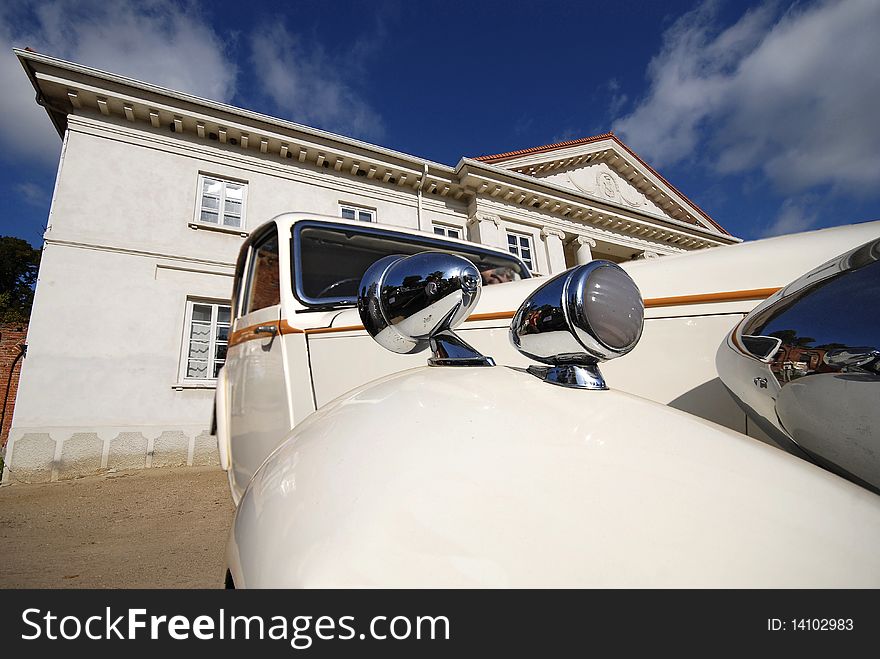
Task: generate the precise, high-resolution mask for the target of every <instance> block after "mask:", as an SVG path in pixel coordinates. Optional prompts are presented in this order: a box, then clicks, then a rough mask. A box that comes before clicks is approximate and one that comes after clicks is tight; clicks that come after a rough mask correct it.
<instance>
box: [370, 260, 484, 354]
mask: <svg viewBox="0 0 880 659" xmlns="http://www.w3.org/2000/svg"><path fill="white" fill-rule="evenodd" d="M481 288H482V278H481V277H480V271H479V270H478V269H477V267H476V266H475V265H474V264H473V263H472V262H471V261H469V260H468V259H466V258H464V257H462V256H457V255H455V254H447V253H445V252H421V253H419V254H413V255H411V256H402V255H391V256H386V257H385V258H382V259H379V260H378V261H376V262H375V263H374V264H373V265H372V266H370V268H369V269H368V270H367V271H366V272H365V273H364V276H363V278H362V279H361V283H360V285H359V287H358V305H357V307H358V313H359V314H360V317H361V321H362V322H363V324H364V328H365V329H366V330H367V332H368V333H369V334H370V336H372V337H373V339H375V340H376V342H377V343H378V344H379V345H381V346H382V347H384V348H386V349H387V350H390V351H391V352H396V353H399V354H413V353H418V352H421V351H423V350H425V349H427V348H430V349H431V352H432V353H433V355H432V357H431V358H430V359H429V360H428V363H429V364H430V365H431V366H494V365H495V362H494V361H493V360H492V358H491V357H484V356H483V355H481V354H480V353H479V352H478V351H477V350H476V349H474V348H473V347H472V346H470V345H468V344H467V343H466V342H465V341H464V340H462V339H461V338H460V337H459V336H458V335H456V334H455V332H453V329H454V328H455V327H457V326H458V325H459V324H460V323H461V322H463V321H464V320H465V318H467V317H468V316H469V315H470V313H471V312H472V311H473V309H474V307H476V306H477V302H478V301H479V299H480V290H481Z"/></svg>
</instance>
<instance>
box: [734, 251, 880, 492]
mask: <svg viewBox="0 0 880 659" xmlns="http://www.w3.org/2000/svg"><path fill="white" fill-rule="evenodd" d="M717 366H718V373H719V375H720V376H721V379H722V381H723V382H724V384H725V385H726V386H727V387H728V389H730V391H731V392H732V393H733V394H734V396H735V397H736V398H737V400H739V401H740V403H741V404H742V405H743V407H744V408H745V409H746V411H747V413H748V414H749V415H750V417H752V418H753V419H754V420H755V421H757V422H758V424H759V425H760V426H761V427H762V429H764V430H765V431H766V432H767V433H768V434H769V435H770V436H771V437H772V438H774V439H775V440H776V441H778V442H779V443H780V445H782V446H785V447H788V448H793V447H791V446H790V442H793V443H794V444H795V446H796V447H798V448H799V449H801V450H802V451H804V452H805V453H806V454H807V455H808V456H809V457H811V458H812V459H813V460H814V461H816V462H817V463H819V464H821V465H823V466H825V467H827V468H829V469H831V470H833V471H835V472H837V473H840V474H841V475H844V476H846V477H848V478H850V479H851V480H854V481H856V482H859V483H861V484H863V485H867V486H868V487H870V488H871V489H875V490H878V491H880V405H878V403H880V240H876V241H873V242H871V243H868V244H867V245H863V246H862V247H859V248H858V249H856V250H853V251H852V252H849V253H847V254H845V255H843V256H841V257H839V258H837V259H834V260H833V261H830V262H829V263H826V264H824V265H822V266H820V267H819V268H816V269H815V270H813V271H812V272H810V273H808V274H807V275H805V276H804V277H801V278H800V279H798V280H797V281H795V282H794V283H792V284H791V285H789V286H787V287H785V288H784V289H783V290H782V291H780V292H779V293H777V294H776V295H774V296H772V297H771V298H769V299H768V300H766V301H765V302H764V303H762V304H761V305H759V306H758V307H757V308H756V309H755V310H754V311H752V312H751V313H750V314H749V315H748V316H746V317H745V319H743V321H742V322H741V323H740V324H739V326H737V327H736V328H735V329H734V330H733V332H731V334H730V336H729V337H728V340H727V342H726V344H725V345H722V346H721V348H720V349H719V352H718V358H717ZM759 378H763V379H764V381H765V382H766V383H767V384H765V386H764V387H760V386H758V385H757V383H758V382H759V381H760V380H759ZM767 385H769V386H767Z"/></svg>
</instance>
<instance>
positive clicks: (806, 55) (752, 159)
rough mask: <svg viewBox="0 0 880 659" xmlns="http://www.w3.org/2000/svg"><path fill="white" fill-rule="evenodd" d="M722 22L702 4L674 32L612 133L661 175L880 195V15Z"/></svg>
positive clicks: (813, 12) (770, 15)
mask: <svg viewBox="0 0 880 659" xmlns="http://www.w3.org/2000/svg"><path fill="white" fill-rule="evenodd" d="M717 16H718V11H717V5H716V3H714V2H707V3H705V4H703V5H701V6H700V7H698V8H697V9H695V10H694V11H692V12H690V13H688V14H685V15H684V16H682V17H681V18H680V19H679V20H678V21H676V23H674V24H673V25H672V27H670V28H669V30H668V31H667V32H666V34H665V35H664V41H663V47H662V48H661V51H660V53H659V54H657V55H656V56H655V57H654V59H653V60H652V61H651V63H650V64H649V66H648V79H649V84H650V86H649V90H648V92H647V95H646V96H645V97H644V98H643V99H642V100H641V102H640V103H639V104H638V105H637V106H636V108H635V110H634V111H633V112H632V113H630V114H629V115H627V116H624V117H622V118H620V119H618V120H617V121H616V122H615V123H614V130H615V131H616V132H617V133H619V134H620V135H621V136H622V137H623V139H625V140H627V141H628V142H629V143H630V144H631V145H632V146H633V148H635V149H636V150H637V151H639V152H640V153H642V154H643V155H644V156H646V157H647V158H649V159H650V160H652V161H653V162H654V163H655V164H657V165H660V166H663V165H671V164H675V163H678V162H681V161H685V160H690V159H693V160H696V161H698V162H701V163H704V164H709V166H711V167H712V168H714V169H715V170H716V171H717V172H719V173H738V172H746V171H749V170H753V169H761V170H763V172H764V174H765V175H766V176H767V177H768V178H769V179H770V180H771V181H773V183H775V184H776V186H777V188H778V189H780V190H782V191H784V192H786V193H788V194H792V193H796V192H800V191H804V190H808V189H810V188H812V187H814V186H830V187H831V188H832V189H833V190H835V191H837V192H845V193H859V194H863V195H866V196H871V195H877V194H880V186H878V185H877V184H878V182H880V122H878V121H877V108H878V107H880V67H878V66H877V62H878V61H880V38H878V36H877V35H878V34H880V3H878V2H876V0H840V1H837V2H813V3H807V4H806V5H800V4H797V5H795V6H793V7H791V8H789V9H788V10H787V11H780V10H779V8H778V6H777V4H775V3H773V4H766V5H764V6H762V7H759V8H757V9H754V10H750V11H748V12H746V13H745V14H744V15H743V16H742V17H741V18H740V19H739V20H738V21H737V22H736V23H734V24H733V25H732V26H729V27H727V28H725V29H722V28H719V26H718V25H717V22H718V18H717ZM789 210H790V209H789ZM792 217H793V215H791V214H790V213H789V214H787V215H786V208H783V211H782V214H781V215H780V219H779V222H781V223H782V225H786V222H790V221H791V219H790V218H792ZM787 218H788V219H787ZM786 226H787V225H786Z"/></svg>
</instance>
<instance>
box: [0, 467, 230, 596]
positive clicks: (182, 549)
mask: <svg viewBox="0 0 880 659" xmlns="http://www.w3.org/2000/svg"><path fill="white" fill-rule="evenodd" d="M232 513H233V506H232V500H231V498H230V496H229V486H228V484H227V481H226V474H225V473H224V472H222V471H220V469H219V468H216V467H203V468H192V467H191V468H178V469H144V470H139V471H132V472H122V473H115V474H106V475H102V476H92V477H88V478H81V479H77V480H72V481H60V482H57V483H44V484H39V485H27V484H20V483H19V484H15V485H11V486H7V487H3V488H0V560H2V574H0V587H2V588H157V587H158V588H165V587H168V588H221V587H222V586H223V574H224V559H223V551H224V545H225V543H226V537H227V533H228V532H229V527H230V525H231V523H232Z"/></svg>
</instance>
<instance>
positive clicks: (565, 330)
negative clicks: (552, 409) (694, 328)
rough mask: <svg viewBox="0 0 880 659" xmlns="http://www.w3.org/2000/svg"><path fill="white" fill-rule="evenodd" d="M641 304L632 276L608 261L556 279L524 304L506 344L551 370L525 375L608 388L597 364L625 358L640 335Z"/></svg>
mask: <svg viewBox="0 0 880 659" xmlns="http://www.w3.org/2000/svg"><path fill="white" fill-rule="evenodd" d="M643 323H644V305H643V303H642V296H641V294H640V293H639V289H638V287H637V286H636V284H635V282H634V281H633V280H632V279H631V278H630V276H629V275H628V274H627V273H626V272H625V271H624V270H623V269H622V268H621V267H620V266H618V265H616V264H614V263H611V262H610V261H593V262H592V263H588V264H586V265H582V266H578V267H576V268H572V269H571V270H567V271H565V272H563V273H562V274H560V275H557V276H556V277H554V278H553V279H551V280H550V281H548V282H547V283H545V284H544V285H542V286H541V287H540V288H538V289H537V290H536V291H535V292H534V293H532V295H531V296H530V297H529V298H528V299H526V301H525V302H523V304H522V305H521V306H520V308H519V310H518V311H517V312H516V315H514V317H513V321H512V322H511V324H510V340H511V342H512V343H513V345H514V347H515V348H516V349H517V350H519V351H520V352H521V353H522V354H524V355H525V356H526V357H530V358H531V359H535V360H537V361H539V362H544V363H545V364H550V366H549V367H540V366H531V367H529V372H530V373H533V374H534V375H537V376H538V377H541V378H543V379H544V380H546V381H547V382H551V383H553V384H558V385H563V386H566V387H576V388H580V389H607V387H606V385H605V380H604V379H603V377H602V374H601V373H600V372H599V368H598V366H597V363H598V362H599V361H605V360H608V359H613V358H615V357H620V356H621V355H625V354H626V353H628V352H629V351H630V350H632V349H633V348H634V347H635V346H636V343H638V341H639V338H640V337H641V335H642V325H643Z"/></svg>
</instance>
